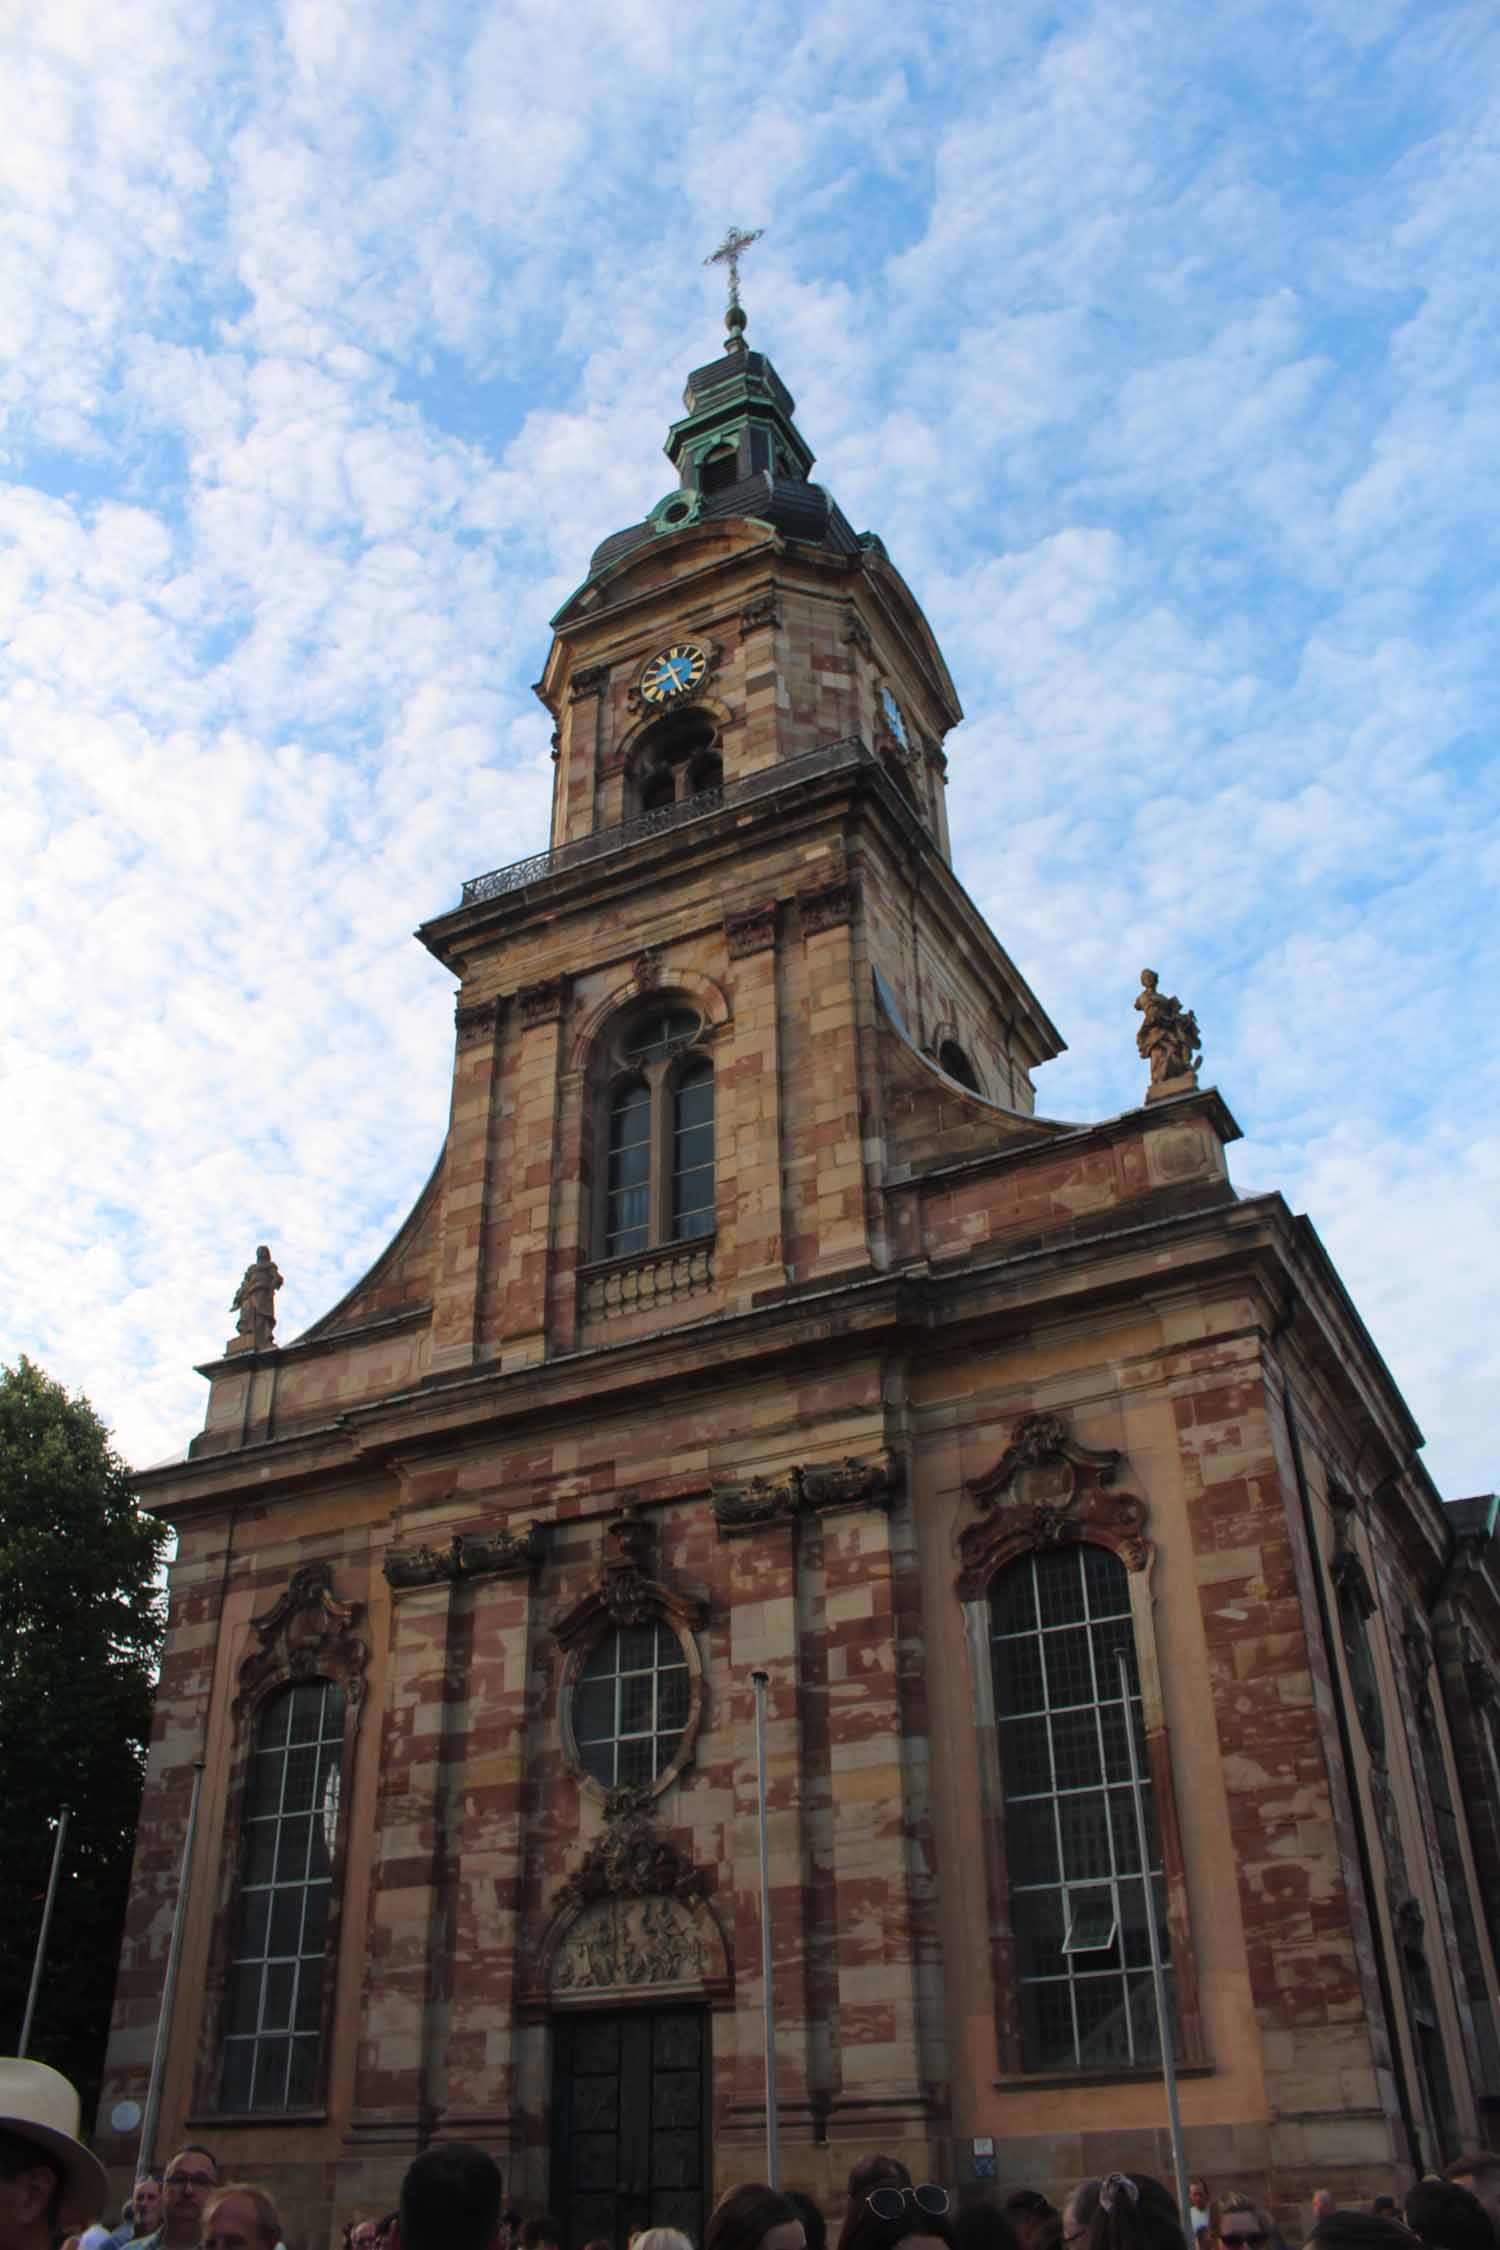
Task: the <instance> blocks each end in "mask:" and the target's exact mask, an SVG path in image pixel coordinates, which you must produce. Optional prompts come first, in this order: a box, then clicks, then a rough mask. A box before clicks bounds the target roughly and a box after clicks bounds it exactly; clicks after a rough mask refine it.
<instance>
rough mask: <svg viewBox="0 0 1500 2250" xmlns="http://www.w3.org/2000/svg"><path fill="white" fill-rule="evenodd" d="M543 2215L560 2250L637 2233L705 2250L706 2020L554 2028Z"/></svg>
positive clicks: (661, 2014)
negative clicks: (663, 2232) (678, 2234)
mask: <svg viewBox="0 0 1500 2250" xmlns="http://www.w3.org/2000/svg"><path fill="white" fill-rule="evenodd" d="M552 2034H553V2061H552V2189H551V2205H552V2209H553V2210H554V2211H555V2212H556V2214H557V2216H558V2218H559V2219H560V2220H561V2221H562V2225H563V2236H564V2240H565V2242H566V2245H567V2250H583V2246H584V2244H585V2243H587V2242H590V2241H592V2240H593V2239H594V2238H595V2237H596V2236H601V2237H602V2238H603V2239H604V2240H605V2241H606V2242H609V2243H612V2244H614V2245H616V2246H617V2250H623V2246H624V2243H625V2240H626V2237H627V2236H628V2234H629V2232H630V2230H631V2228H632V2227H634V2226H639V2225H647V2226H656V2227H680V2228H681V2230H682V2232H683V2233H684V2234H686V2235H687V2236H688V2237H689V2239H690V2240H691V2241H693V2242H701V2241H702V2240H703V2226H704V2221H705V2219H706V2218H707V2216H708V2210H709V2201H708V2189H709V2183H708V2085H709V2079H708V2064H709V2035H708V2010H707V2009H706V2008H702V2007H692V2008H632V2009H620V2010H618V2011H614V2010H612V2011H611V2012H610V2013H608V2014H604V2013H600V2014H597V2015H596V2014H594V2013H592V2012H588V2013H580V2014H577V2015H571V2014H563V2015H556V2016H554V2017H553V2019H552Z"/></svg>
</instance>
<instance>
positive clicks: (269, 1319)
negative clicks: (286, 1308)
mask: <svg viewBox="0 0 1500 2250" xmlns="http://www.w3.org/2000/svg"><path fill="white" fill-rule="evenodd" d="M281 1278H282V1277H281V1269H280V1268H279V1266H278V1265H277V1263H276V1261H275V1259H274V1258H273V1257H272V1256H271V1253H270V1251H269V1249H268V1248H267V1247H266V1245H265V1243H262V1244H261V1245H260V1247H259V1249H258V1250H257V1251H256V1253H255V1259H254V1263H253V1264H251V1265H248V1266H246V1268H245V1277H244V1279H243V1281H241V1283H240V1285H239V1287H238V1289H236V1291H235V1293H234V1297H233V1300H232V1301H231V1304H230V1308H229V1309H230V1311H231V1312H236V1313H238V1314H239V1316H240V1317H239V1319H238V1320H237V1321H236V1323H235V1333H234V1339H233V1341H232V1342H231V1343H230V1345H229V1346H228V1349H229V1350H230V1351H232V1352H264V1351H269V1350H270V1348H271V1345H272V1344H273V1343H274V1341H275V1338H276V1292H277V1290H278V1289H279V1288H280V1287H281Z"/></svg>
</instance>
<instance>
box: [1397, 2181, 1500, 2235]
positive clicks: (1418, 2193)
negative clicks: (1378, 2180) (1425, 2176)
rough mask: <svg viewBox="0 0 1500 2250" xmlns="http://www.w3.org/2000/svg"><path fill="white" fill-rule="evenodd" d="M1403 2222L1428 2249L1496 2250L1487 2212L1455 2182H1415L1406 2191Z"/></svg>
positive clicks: (1465, 2189)
mask: <svg viewBox="0 0 1500 2250" xmlns="http://www.w3.org/2000/svg"><path fill="white" fill-rule="evenodd" d="M1406 2223H1407V2225H1408V2226H1409V2227H1410V2228H1411V2231H1412V2233H1413V2234H1419V2235H1420V2236H1421V2237H1422V2240H1423V2241H1424V2242H1425V2243H1426V2244H1427V2245H1428V2250H1495V2229H1494V2227H1493V2226H1492V2225H1491V2223H1490V2215H1489V2213H1488V2211H1486V2209H1485V2207H1484V2205H1483V2204H1482V2203H1481V2202H1480V2200H1479V2198H1478V2196H1477V2195H1471V2194H1470V2192H1469V2190H1468V2189H1467V2188H1466V2187H1460V2186H1459V2184H1458V2182H1457V2181H1456V2180H1418V2181H1417V2182H1416V2184H1415V2186H1413V2187H1410V2188H1408V2190H1407V2193H1406Z"/></svg>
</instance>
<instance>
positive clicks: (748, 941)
mask: <svg viewBox="0 0 1500 2250" xmlns="http://www.w3.org/2000/svg"><path fill="white" fill-rule="evenodd" d="M724 937H725V941H726V943H727V944H728V947H729V958H730V960H731V961H743V960H744V959H745V957H746V955H747V954H751V953H765V952H767V951H768V950H769V949H770V947H772V946H773V945H774V944H775V943H776V901H775V899H774V898H768V899H767V900H765V902H764V903H763V904H762V905H760V906H747V907H746V908H745V909H744V911H743V913H740V914H726V915H725V917H724Z"/></svg>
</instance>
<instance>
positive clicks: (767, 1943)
mask: <svg viewBox="0 0 1500 2250" xmlns="http://www.w3.org/2000/svg"><path fill="white" fill-rule="evenodd" d="M750 1678H751V1680H752V1682H753V1683H754V1686H755V1773H756V1785H757V1788H758V1790H759V1794H760V1976H761V1987H762V1990H763V1992H764V1994H765V2026H766V2179H767V2182H768V2183H769V2185H770V2186H772V2187H773V2188H774V2187H780V2185H781V2142H780V2136H779V2133H778V2131H777V2124H776V1998H775V1994H774V1993H773V1992H772V1990H771V1843H770V1837H769V1834H768V1832H767V1829H766V1689H767V1688H768V1687H769V1686H770V1684H771V1675H770V1673H769V1672H752V1673H751V1675H750Z"/></svg>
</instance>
